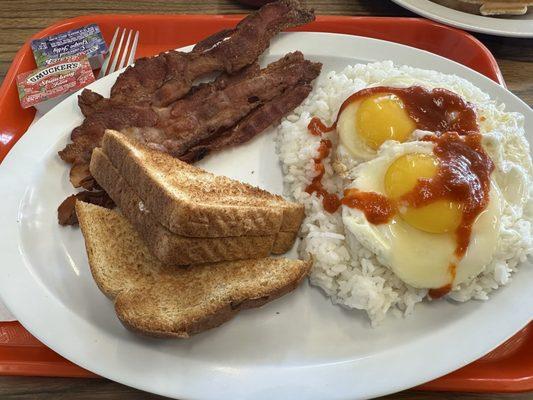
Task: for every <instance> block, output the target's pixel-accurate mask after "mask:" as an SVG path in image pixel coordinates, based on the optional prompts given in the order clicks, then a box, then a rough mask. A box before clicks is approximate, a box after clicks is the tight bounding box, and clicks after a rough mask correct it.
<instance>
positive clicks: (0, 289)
mask: <svg viewBox="0 0 533 400" xmlns="http://www.w3.org/2000/svg"><path fill="white" fill-rule="evenodd" d="M285 35H319V36H322V37H326V36H327V37H345V38H349V40H355V41H358V40H359V41H363V42H367V43H370V44H376V43H378V45H379V44H381V45H382V46H392V47H396V48H400V49H401V48H403V49H404V50H405V49H410V50H409V51H414V52H415V53H425V54H426V55H427V54H429V55H430V56H431V57H433V58H435V57H437V58H439V59H441V61H442V60H445V62H446V63H448V64H449V63H452V64H455V67H460V69H462V70H463V71H465V70H466V71H470V72H469V73H472V74H475V76H477V77H478V78H479V79H481V80H482V81H485V82H486V83H487V85H489V86H492V87H493V88H495V90H498V91H501V93H505V96H506V97H509V96H511V98H514V100H513V101H515V104H521V105H522V106H525V107H528V106H527V105H526V104H525V103H524V102H523V101H522V100H521V99H519V98H518V97H516V96H515V95H513V94H512V93H510V92H509V91H507V90H505V89H504V88H502V87H501V86H500V85H498V84H497V83H495V82H493V81H492V80H490V79H489V78H487V77H485V76H483V75H482V74H479V73H477V72H476V71H473V70H471V69H470V68H468V67H465V66H462V65H461V64H458V63H456V62H454V61H451V60H448V59H445V58H443V57H440V56H437V55H435V54H432V53H429V52H426V51H423V50H419V49H416V48H412V47H409V46H404V45H400V44H397V43H393V42H387V41H383V40H378V39H371V38H366V37H360V36H353V35H344V34H331V33H314V32H298V33H288V34H285ZM339 40H341V39H339ZM344 40H346V39H344ZM106 79H110V78H106ZM496 88H498V89H496ZM76 95H77V94H73V95H72V96H76ZM72 96H71V97H72ZM529 114H530V115H531V116H533V112H531V113H529ZM531 116H530V117H529V119H531V118H532V117H531ZM37 124H39V122H37ZM37 128H38V125H37ZM35 130H36V129H35ZM29 131H31V129H30V130H29ZM30 137H32V135H27V134H25V135H23V137H22V138H21V139H20V140H19V142H18V143H17V145H15V148H14V149H12V150H11V151H10V152H9V154H8V155H7V157H6V159H5V160H4V162H3V163H2V164H3V166H2V167H0V177H1V176H2V175H4V174H5V170H6V167H5V166H6V164H8V165H10V164H11V163H13V162H16V161H17V160H13V159H14V158H15V157H16V156H17V153H19V152H21V150H20V149H21V148H23V146H28V144H26V143H30V144H31V142H29V141H30V140H32V139H29V138H30ZM57 137H58V138H60V136H57ZM56 142H57V140H56ZM19 158H22V159H24V154H22V155H21V156H19ZM6 162H7V163H6ZM0 182H1V181H0ZM1 189H3V188H1ZM1 189H0V191H2V190H1ZM7 198H9V197H7ZM11 200H15V201H14V203H13V204H11V207H9V206H7V207H5V208H2V209H1V211H0V215H2V214H5V217H6V218H7V219H8V220H12V219H13V215H11V216H10V214H9V212H8V211H9V210H13V208H15V210H18V211H20V210H19V209H18V207H19V205H20V204H19V203H20V198H19V199H18V200H16V199H11ZM17 215H19V214H17ZM17 219H18V218H17ZM15 222H16V221H15ZM15 230H16V232H17V233H18V226H17V224H16V223H15ZM2 236H6V235H4V232H3V231H2ZM0 237H1V236H0ZM17 238H18V237H17ZM8 244H9V241H4V240H1V241H0V249H3V250H6V249H7V250H11V251H12V250H13V248H11V249H10V248H9V246H8ZM17 250H18V251H19V253H20V254H18V253H17V255H18V256H20V258H21V259H22V261H23V262H24V263H27V260H26V259H24V254H23V253H21V252H20V250H21V249H18V248H17ZM11 269H12V268H11ZM24 272H26V273H29V271H28V270H24ZM8 276H9V275H8ZM20 278H21V276H19V278H18V279H19V280H20ZM10 279H12V280H13V279H14V280H15V281H16V279H17V278H16V277H13V276H11V278H10ZM7 281H8V279H6V280H5V281H4V280H2V281H0V296H1V297H2V299H3V300H5V303H6V304H7V305H8V307H9V308H10V309H12V310H13V313H14V314H15V315H21V316H22V318H20V321H21V323H22V324H23V325H24V326H25V327H28V328H29V330H30V331H31V332H32V334H34V335H35V336H36V337H37V338H38V339H39V340H41V341H42V342H43V343H45V344H46V345H47V346H49V347H50V348H52V349H54V351H57V352H58V353H59V354H61V355H63V356H65V357H66V358H68V359H69V360H72V361H73V362H75V363H77V364H78V365H80V366H82V367H84V368H86V369H89V370H91V371H94V372H96V373H98V374H100V375H102V376H106V377H109V378H110V379H113V380H116V381H118V382H121V383H124V384H127V385H129V386H132V387H136V388H139V389H141V390H147V391H151V392H153V393H158V394H162V395H167V396H179V397H180V398H182V399H185V398H199V397H198V396H196V395H195V393H192V392H187V391H186V390H185V391H182V392H181V393H180V394H177V393H174V392H168V391H165V390H164V389H161V390H154V387H153V386H150V385H145V384H141V383H140V382H138V381H134V380H131V379H130V380H128V379H125V378H119V377H117V376H116V374H115V373H113V372H112V371H111V373H107V372H106V371H103V370H102V368H103V367H102V368H100V367H94V365H89V364H90V363H89V361H87V362H85V359H81V358H80V357H81V356H83V354H82V355H80V357H78V355H79V354H76V355H75V356H74V355H72V354H71V353H69V351H67V350H64V349H58V346H56V345H55V344H54V343H52V341H53V339H51V340H48V339H49V336H50V335H49V334H48V335H45V334H44V333H41V332H37V331H35V330H34V329H33V328H34V326H35V324H34V325H32V326H31V327H30V325H31V323H30V322H29V319H30V318H26V314H25V313H26V310H24V311H22V308H19V307H21V306H20V303H17V302H16V300H15V298H14V297H9V298H6V296H5V293H6V292H7V293H9V295H10V296H13V291H14V290H13V288H8V289H6V287H7V286H8V285H7ZM20 283H22V281H21V282H20ZM33 283H34V284H37V286H44V285H42V284H41V282H40V281H37V280H35V281H34V282H33ZM42 289H44V290H43V291H42V292H41V293H40V295H41V299H43V301H44V300H46V299H47V295H48V293H47V288H46V287H42ZM49 297H51V298H48V301H50V300H51V301H52V302H55V303H57V305H58V306H59V307H60V308H62V311H63V312H65V311H66V314H69V316H71V314H74V315H73V316H74V317H75V318H77V319H78V320H82V321H78V323H82V324H85V325H87V324H88V323H87V322H86V321H85V320H83V319H82V318H81V317H79V316H77V315H76V314H75V313H74V312H73V311H71V310H69V309H67V308H65V307H64V305H63V303H61V302H60V301H59V299H56V298H54V296H49ZM57 305H56V307H57ZM36 307H37V308H39V309H41V307H42V305H41V304H38V305H37V306H36ZM43 311H45V310H43ZM23 314H24V315H23ZM64 317H65V316H63V319H64ZM66 321H68V319H67V320H65V322H66ZM525 324H527V322H525V323H523V324H519V325H520V326H515V328H513V329H514V330H513V332H508V333H507V334H505V335H503V336H504V337H503V336H500V337H498V338H493V339H492V341H491V342H490V344H488V345H486V346H484V347H483V349H481V350H479V352H481V353H480V354H478V355H477V356H475V357H476V358H477V357H478V356H482V355H483V354H484V353H486V352H488V351H490V350H491V349H492V348H494V347H496V346H497V345H498V344H499V343H501V342H503V341H505V340H506V339H507V338H508V337H510V336H512V335H513V334H514V333H515V331H518V330H519V329H520V328H521V327H522V326H525ZM452 325H453V324H452ZM494 326H496V325H494ZM472 328H473V327H472ZM51 329H52V330H54V329H58V328H51ZM448 329H451V327H448ZM52 337H53V335H52ZM114 339H115V340H118V341H120V340H121V338H120V337H118V338H114ZM428 340H430V337H429V336H428V337H426V338H422V340H421V342H425V341H428ZM422 344H423V343H422ZM71 347H72V346H71ZM74 347H75V346H74ZM402 347H403V346H402ZM75 350H76V349H74V351H75ZM396 351H398V350H396ZM67 353H68V354H67ZM355 361H357V360H355ZM383 361H384V360H380V359H379V357H378V356H376V357H375V359H374V368H379V367H380V366H381V364H380V363H382V362H383ZM471 361H473V360H472V359H463V361H462V362H461V363H457V362H455V363H454V366H453V367H451V369H449V368H447V369H446V371H444V372H443V371H439V372H434V373H433V374H427V375H425V377H424V379H423V380H424V381H427V380H431V379H434V378H436V377H438V376H441V375H443V374H445V373H447V372H449V371H451V370H453V369H456V368H460V367H461V366H463V365H466V364H467V363H468V362H471ZM353 363H354V360H351V361H346V362H338V363H332V364H328V367H329V368H336V369H340V370H343V369H344V371H345V372H344V373H345V374H346V372H347V373H348V374H349V373H350V372H351V371H352V370H351V369H350V368H351V367H349V368H348V370H346V369H345V367H346V366H348V365H353ZM320 367H323V366H322V365H318V366H317V365H314V366H307V367H298V368H300V369H306V368H308V369H309V368H320ZM262 368H263V369H265V370H268V367H262ZM279 368H281V369H284V370H286V371H292V372H293V371H294V369H295V368H290V367H279ZM395 368H396V369H395V371H396V372H397V373H399V374H400V375H401V373H402V372H403V371H404V366H396V367H395ZM211 373H213V371H211ZM247 373H249V371H247ZM269 373H270V374H274V372H273V371H270V372H269ZM245 375H246V374H245V373H243V374H242V376H245ZM206 379H208V378H207V377H206ZM420 383H423V382H422V380H420V379H419V378H418V379H417V378H411V379H410V380H408V381H403V382H402V383H399V382H398V383H396V384H395V385H393V386H389V387H387V389H381V390H377V389H374V391H373V392H370V393H367V392H365V393H366V394H363V393H359V394H357V393H355V392H354V391H352V392H350V395H351V396H353V395H354V394H356V395H359V396H360V397H358V398H367V396H368V395H372V396H377V395H384V394H387V393H391V392H394V391H397V390H402V389H405V388H407V387H412V386H415V385H417V384H420ZM204 389H205V388H204ZM299 389H301V388H299ZM299 393H300V394H301V392H299ZM211 394H212V395H211V396H210V397H209V396H208V397H207V398H216V396H217V393H216V392H213V393H211ZM234 394H235V395H236V397H239V393H234ZM308 394H309V396H308V397H310V398H311V397H313V396H312V393H308ZM330 394H331V393H330ZM340 394H341V393H337V397H336V398H347V397H346V396H344V397H343V396H342V395H340ZM343 394H347V392H343ZM213 395H214V396H213ZM240 395H241V397H242V393H240ZM339 395H340V396H339ZM315 396H316V394H315ZM202 398H203V397H202ZM352 398H353V397H352Z"/></svg>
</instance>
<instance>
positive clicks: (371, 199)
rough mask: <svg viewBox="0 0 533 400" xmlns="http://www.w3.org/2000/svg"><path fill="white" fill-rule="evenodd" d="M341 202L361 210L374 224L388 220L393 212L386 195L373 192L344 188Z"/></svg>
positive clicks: (391, 203) (392, 205)
mask: <svg viewBox="0 0 533 400" xmlns="http://www.w3.org/2000/svg"><path fill="white" fill-rule="evenodd" d="M341 204H343V205H345V206H348V207H350V208H357V209H359V210H361V211H362V212H363V213H364V214H365V217H366V219H367V220H368V222H370V223H371V224H374V225H378V224H385V223H387V222H389V221H390V220H391V219H392V217H393V216H394V214H395V207H394V203H393V202H392V201H391V200H390V199H389V198H388V197H386V196H383V195H382V194H379V193H375V192H360V191H359V190H357V189H346V190H345V191H344V197H343V198H342V200H341Z"/></svg>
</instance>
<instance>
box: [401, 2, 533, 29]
mask: <svg viewBox="0 0 533 400" xmlns="http://www.w3.org/2000/svg"><path fill="white" fill-rule="evenodd" d="M392 1H394V2H395V3H397V4H398V5H400V6H402V7H405V8H407V9H409V10H411V11H412V12H414V13H417V14H419V15H422V16H424V17H426V18H430V19H432V20H434V21H437V22H441V23H443V24H447V25H451V26H455V27H457V28H461V29H466V30H469V31H474V32H480V33H488V34H490V35H498V36H509V37H524V38H530V37H533V10H532V8H531V6H532V5H533V3H532V2H531V1H520V0H505V1H488V0H392Z"/></svg>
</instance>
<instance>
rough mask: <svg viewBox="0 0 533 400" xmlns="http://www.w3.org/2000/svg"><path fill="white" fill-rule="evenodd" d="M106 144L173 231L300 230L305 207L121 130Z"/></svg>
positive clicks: (208, 233)
mask: <svg viewBox="0 0 533 400" xmlns="http://www.w3.org/2000/svg"><path fill="white" fill-rule="evenodd" d="M102 143H103V144H102V148H103V151H104V153H105V154H106V155H107V157H108V158H109V160H110V161H111V163H112V164H113V165H114V166H115V167H116V168H117V170H118V171H119V172H120V175H121V176H122V177H123V178H124V179H125V181H126V182H127V183H128V184H129V185H130V186H131V187H132V188H134V189H135V191H136V193H137V194H138V196H139V197H140V198H141V199H142V201H143V203H144V204H145V205H146V206H147V207H148V208H149V209H150V210H151V212H152V213H153V215H154V218H155V219H157V220H158V221H159V223H161V224H162V225H164V226H165V227H167V228H168V229H169V230H170V231H171V232H174V233H177V234H179V235H183V236H191V237H226V236H245V235H248V236H263V235H271V234H274V233H277V232H278V231H285V232H295V231H297V230H298V229H299V227H300V224H301V222H302V219H303V215H304V210H303V206H302V205H300V204H296V203H292V202H289V201H286V200H284V199H283V198H282V197H281V196H277V195H273V194H271V193H268V192H267V191H265V190H262V189H259V188H256V187H253V186H251V185H248V184H245V183H242V182H238V181H235V180H233V179H230V178H227V177H224V176H216V175H213V174H211V173H209V172H207V171H204V170H202V169H200V168H197V167H194V166H192V165H189V164H187V163H184V162H182V161H180V160H178V159H176V158H173V157H171V156H170V155H168V154H166V153H162V152H159V151H156V150H153V149H150V148H148V147H146V146H144V145H142V144H140V143H138V142H136V141H135V140H133V139H130V138H128V137H126V136H125V135H123V134H121V133H120V132H116V131H111V130H107V131H106V134H105V135H104V138H103V142H102Z"/></svg>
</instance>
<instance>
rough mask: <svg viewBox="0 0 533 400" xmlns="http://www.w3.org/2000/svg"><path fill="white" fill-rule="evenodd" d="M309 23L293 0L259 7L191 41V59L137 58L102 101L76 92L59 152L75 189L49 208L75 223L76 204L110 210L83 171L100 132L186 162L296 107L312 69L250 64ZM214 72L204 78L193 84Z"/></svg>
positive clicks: (295, 63)
mask: <svg viewBox="0 0 533 400" xmlns="http://www.w3.org/2000/svg"><path fill="white" fill-rule="evenodd" d="M313 19H314V15H313V12H312V11H308V10H304V9H302V8H300V6H299V4H298V2H296V1H294V0H281V1H278V2H276V3H270V4H268V5H266V6H264V7H262V8H261V9H260V10H259V11H257V12H255V13H253V14H251V15H250V16H248V17H246V18H245V19H243V20H242V21H241V22H240V23H239V24H238V25H237V26H236V27H235V28H234V29H229V30H224V31H221V32H218V33H215V34H213V35H211V36H210V37H208V38H206V39H204V40H202V41H200V42H198V44H197V45H196V46H195V47H194V48H193V50H192V51H191V52H190V53H182V52H178V51H170V52H167V53H162V54H160V55H159V56H156V57H151V58H144V59H140V60H137V62H136V64H135V66H132V67H128V68H127V69H126V71H124V73H123V74H121V75H120V76H119V77H118V79H117V81H116V83H115V85H114V86H113V88H112V89H111V96H110V98H109V99H108V98H104V97H103V96H101V95H99V94H97V93H94V92H91V91H90V90H84V91H83V92H82V94H81V95H80V96H79V101H78V104H79V106H80V109H81V111H82V113H83V115H84V116H85V117H86V118H85V120H84V122H83V123H82V124H81V125H80V126H79V127H77V128H75V129H74V130H73V131H72V134H71V139H72V143H70V144H68V145H67V146H66V147H65V148H64V149H63V150H62V151H60V152H59V156H60V157H61V158H62V159H63V160H65V161H66V162H68V163H70V164H73V166H72V169H71V172H70V180H71V182H72V184H73V186H74V187H83V188H85V189H87V190H89V191H83V192H80V193H78V194H76V195H73V196H70V197H69V198H67V199H66V200H65V201H64V202H63V203H62V204H61V205H60V207H59V208H58V219H59V223H60V224H62V225H70V224H74V223H76V222H77V219H76V215H75V209H74V205H75V201H76V199H80V200H83V201H88V202H91V203H95V204H100V205H103V206H106V207H112V206H113V203H112V201H111V199H110V198H109V196H107V194H106V193H105V192H104V191H102V190H101V188H100V187H99V186H98V185H97V183H96V182H95V180H94V179H93V178H92V176H91V175H90V172H89V168H88V165H89V161H90V158H91V153H92V150H93V149H94V148H95V147H97V146H99V145H100V143H101V139H102V137H103V134H104V132H105V129H115V130H120V131H122V132H123V133H125V134H127V135H130V136H131V137H135V138H136V139H138V140H139V141H141V142H144V143H145V144H147V145H148V146H150V147H152V148H155V149H158V150H160V151H164V152H167V153H169V154H172V155H174V156H175V157H178V158H181V159H182V160H186V161H188V162H194V161H197V160H199V159H201V158H202V157H204V156H205V155H206V154H208V153H209V152H211V151H216V150H220V149H222V148H224V147H228V146H233V145H237V144H240V143H244V142H246V141H248V140H250V139H251V138H252V137H254V136H255V135H257V134H259V133H261V132H262V131H263V130H265V129H266V128H267V127H268V126H270V125H271V124H273V123H275V122H276V121H278V120H279V119H280V118H281V117H283V116H284V115H286V114H287V113H289V112H290V111H292V110H293V109H294V108H295V107H297V106H298V105H299V104H300V103H301V102H302V101H303V100H304V99H305V98H306V97H307V95H308V94H309V92H310V91H311V85H310V83H311V82H312V81H313V80H314V79H315V78H316V77H317V76H318V74H319V73H320V69H321V64H320V63H312V62H310V61H308V60H305V59H304V57H303V55H302V54H301V53H300V52H295V53H291V54H288V55H286V56H285V57H283V58H282V59H280V60H278V61H276V62H274V63H271V64H270V65H269V66H267V67H266V68H264V69H260V68H259V65H258V64H257V62H256V60H257V58H258V56H259V55H260V54H261V53H262V52H263V51H264V50H265V49H266V48H267V47H268V45H269V41H270V39H271V38H272V36H274V35H275V34H276V33H278V32H279V31H280V30H282V29H285V28H287V27H292V26H296V25H300V24H303V23H306V22H309V21H312V20H313ZM213 72H221V73H220V74H219V76H218V77H217V78H216V79H215V80H214V81H212V82H209V83H202V84H199V85H197V86H192V83H193V81H194V80H195V79H197V78H199V77H203V76H205V75H206V74H210V73H213Z"/></svg>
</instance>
